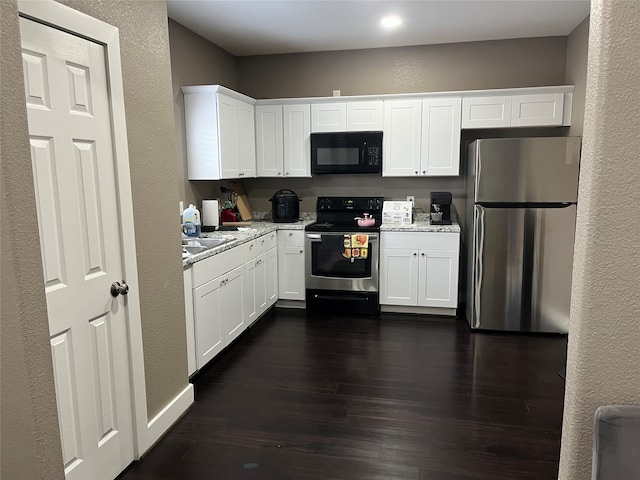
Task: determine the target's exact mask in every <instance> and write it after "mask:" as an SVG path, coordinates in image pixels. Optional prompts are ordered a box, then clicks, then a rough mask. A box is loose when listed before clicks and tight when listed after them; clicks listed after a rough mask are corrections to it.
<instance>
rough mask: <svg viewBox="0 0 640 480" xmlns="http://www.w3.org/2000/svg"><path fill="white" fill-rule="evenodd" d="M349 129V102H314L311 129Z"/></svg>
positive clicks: (326, 130) (333, 130) (315, 130)
mask: <svg viewBox="0 0 640 480" xmlns="http://www.w3.org/2000/svg"><path fill="white" fill-rule="evenodd" d="M346 130H347V104H346V103H345V102H340V103H337V102H336V103H334V102H331V103H314V104H312V105H311V131H312V132H313V133H316V132H344V131H346Z"/></svg>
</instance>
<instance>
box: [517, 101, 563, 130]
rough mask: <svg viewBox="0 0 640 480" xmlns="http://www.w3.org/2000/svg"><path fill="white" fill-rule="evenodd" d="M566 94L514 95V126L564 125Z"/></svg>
mask: <svg viewBox="0 0 640 480" xmlns="http://www.w3.org/2000/svg"><path fill="white" fill-rule="evenodd" d="M563 111H564V94H562V93H543V94H538V95H514V96H513V97H512V99H511V126H512V127H539V126H559V125H562V120H563Z"/></svg>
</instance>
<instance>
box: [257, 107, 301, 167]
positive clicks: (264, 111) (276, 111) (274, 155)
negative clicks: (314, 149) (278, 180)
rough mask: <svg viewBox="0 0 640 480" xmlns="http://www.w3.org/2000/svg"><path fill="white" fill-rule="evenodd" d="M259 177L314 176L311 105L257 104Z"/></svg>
mask: <svg viewBox="0 0 640 480" xmlns="http://www.w3.org/2000/svg"><path fill="white" fill-rule="evenodd" d="M255 126H256V163H257V174H258V177H310V176H311V143H310V142H311V140H310V134H311V105H309V104H300V105H258V106H257V107H256V111H255Z"/></svg>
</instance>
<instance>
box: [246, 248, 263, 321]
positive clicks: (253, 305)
mask: <svg viewBox="0 0 640 480" xmlns="http://www.w3.org/2000/svg"><path fill="white" fill-rule="evenodd" d="M256 266H257V260H256V259H255V258H252V259H251V260H249V261H248V262H247V263H245V264H244V315H245V320H246V324H247V325H251V324H252V323H253V322H255V321H256V319H257V318H258V315H260V313H259V312H258V298H257V289H258V285H257V283H258V280H257V276H256Z"/></svg>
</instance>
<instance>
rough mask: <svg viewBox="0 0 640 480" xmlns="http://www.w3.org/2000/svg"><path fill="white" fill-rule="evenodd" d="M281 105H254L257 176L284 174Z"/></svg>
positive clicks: (278, 175)
mask: <svg viewBox="0 0 640 480" xmlns="http://www.w3.org/2000/svg"><path fill="white" fill-rule="evenodd" d="M283 142H284V137H283V131H282V105H261V106H257V107H256V163H257V168H258V177H282V176H284V150H283V149H284V143H283Z"/></svg>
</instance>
